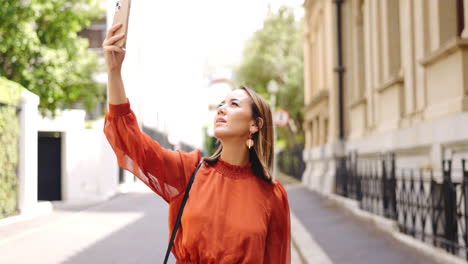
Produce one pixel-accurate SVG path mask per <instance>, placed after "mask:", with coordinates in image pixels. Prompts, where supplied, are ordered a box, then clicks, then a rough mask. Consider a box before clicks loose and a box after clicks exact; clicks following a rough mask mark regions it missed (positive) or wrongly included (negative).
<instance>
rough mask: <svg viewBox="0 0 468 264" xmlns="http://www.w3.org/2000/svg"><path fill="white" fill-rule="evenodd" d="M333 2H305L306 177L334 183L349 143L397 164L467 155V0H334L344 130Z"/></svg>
mask: <svg viewBox="0 0 468 264" xmlns="http://www.w3.org/2000/svg"><path fill="white" fill-rule="evenodd" d="M336 2H340V1H332V0H306V1H305V2H304V8H305V18H304V21H305V32H304V55H305V56H304V60H305V61H304V69H305V87H304V91H305V96H304V98H305V102H304V103H305V108H304V120H305V122H304V128H305V134H306V149H305V151H304V160H305V162H306V164H307V166H306V170H305V172H304V175H303V182H304V183H305V184H307V185H309V186H310V187H311V188H316V189H320V190H323V191H325V192H332V191H333V188H334V174H335V158H336V157H338V156H341V155H345V154H346V153H348V152H350V151H357V152H358V153H359V154H360V156H365V157H378V156H379V155H380V154H381V153H383V152H389V151H392V152H395V153H396V155H397V164H398V165H399V167H404V168H434V169H437V168H440V167H441V161H442V159H444V158H453V159H454V160H455V161H456V160H459V159H461V158H468V0H342V1H341V2H342V3H341V8H342V12H341V13H342V16H341V17H342V23H341V29H342V34H341V36H342V41H341V43H342V47H343V48H342V59H343V66H344V74H343V89H342V90H343V111H342V116H343V120H344V121H343V134H344V137H343V138H340V134H339V130H340V122H339V119H340V111H339V88H338V87H339V83H338V80H339V79H338V73H337V71H336V70H335V69H336V67H337V62H338V55H339V52H338V47H339V46H338V37H337V36H338V34H337V32H339V31H338V26H339V25H338V23H337V5H338V3H336ZM457 165H458V166H460V162H454V166H457Z"/></svg>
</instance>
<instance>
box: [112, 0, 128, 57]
mask: <svg viewBox="0 0 468 264" xmlns="http://www.w3.org/2000/svg"><path fill="white" fill-rule="evenodd" d="M130 4H131V0H117V1H116V3H115V14H114V21H113V23H112V26H115V25H117V24H122V25H123V26H121V27H120V28H118V29H117V31H115V32H114V36H116V35H119V34H122V33H123V34H124V37H123V38H122V39H119V40H118V41H117V42H115V43H114V45H116V46H118V47H121V48H123V47H125V44H126V42H127V35H128V20H129V17H130Z"/></svg>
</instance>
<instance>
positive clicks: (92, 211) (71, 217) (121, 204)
mask: <svg viewBox="0 0 468 264" xmlns="http://www.w3.org/2000/svg"><path fill="white" fill-rule="evenodd" d="M88 206H89V205H88ZM83 207H84V206H83V205H80V206H64V208H62V209H58V210H55V211H54V213H52V214H51V215H48V216H43V217H39V218H37V219H34V220H31V221H27V222H22V223H17V224H12V225H8V226H5V227H1V228H0V263H2V264H4V263H5V264H6V263H8V264H10V263H12V264H13V263H14V264H22V263H47V264H48V263H67V264H78V263H79V264H83V263H103V264H104V263H161V262H162V259H163V258H164V253H165V250H166V246H167V244H166V243H167V237H168V231H167V205H166V203H165V202H164V201H163V200H162V199H160V198H159V197H157V196H156V195H154V194H153V193H149V192H137V193H128V194H124V195H119V196H117V197H114V198H113V199H111V200H109V201H106V202H105V203H101V204H98V205H94V206H92V207H89V208H87V209H86V210H84V211H83ZM171 258H172V256H171ZM174 262H175V261H174V259H173V258H172V259H170V261H169V263H174Z"/></svg>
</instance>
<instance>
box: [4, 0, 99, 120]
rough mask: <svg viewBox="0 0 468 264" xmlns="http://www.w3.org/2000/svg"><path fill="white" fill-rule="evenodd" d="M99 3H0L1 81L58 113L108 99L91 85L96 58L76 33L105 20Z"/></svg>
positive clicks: (95, 0)
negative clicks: (18, 87)
mask: <svg viewBox="0 0 468 264" xmlns="http://www.w3.org/2000/svg"><path fill="white" fill-rule="evenodd" d="M101 2H102V1H99V0H21V1H19V0H0V6H1V8H0V18H1V19H0V76H4V77H6V78H7V79H10V80H12V81H15V82H17V83H19V84H21V85H22V86H24V87H26V89H28V90H30V91H31V92H33V93H35V94H37V95H38V96H39V97H40V105H39V108H40V110H41V112H42V113H43V114H44V113H45V110H51V111H52V113H54V112H55V110H56V109H57V108H67V107H70V106H71V105H72V104H73V103H75V102H77V101H82V102H83V103H84V105H85V107H86V109H87V110H91V109H92V108H93V106H94V105H95V103H96V102H97V101H99V100H103V98H104V87H102V86H101V87H100V86H99V85H98V84H97V83H96V82H94V81H93V78H92V75H93V74H94V73H95V72H96V71H97V70H98V63H97V56H96V55H95V54H94V53H92V52H90V51H89V50H88V49H87V47H88V41H87V40H86V39H84V38H81V37H79V36H78V32H80V31H81V30H82V29H84V28H86V27H89V26H90V24H91V21H92V20H95V19H99V18H101V17H103V16H104V15H105V10H103V9H102V8H100V3H101Z"/></svg>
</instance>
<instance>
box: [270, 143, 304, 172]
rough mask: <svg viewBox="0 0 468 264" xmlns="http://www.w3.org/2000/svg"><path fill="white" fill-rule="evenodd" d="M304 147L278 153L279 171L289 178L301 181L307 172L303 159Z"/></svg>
mask: <svg viewBox="0 0 468 264" xmlns="http://www.w3.org/2000/svg"><path fill="white" fill-rule="evenodd" d="M303 151H304V146H301V145H299V146H297V147H294V148H291V149H287V150H284V151H281V152H279V153H278V156H277V157H278V160H277V166H278V168H279V170H280V171H281V172H283V173H285V174H287V175H289V176H293V177H294V178H296V179H298V180H301V179H302V174H303V173H304V170H305V163H304V160H303V158H302V152H303Z"/></svg>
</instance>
